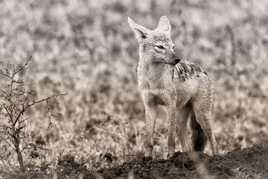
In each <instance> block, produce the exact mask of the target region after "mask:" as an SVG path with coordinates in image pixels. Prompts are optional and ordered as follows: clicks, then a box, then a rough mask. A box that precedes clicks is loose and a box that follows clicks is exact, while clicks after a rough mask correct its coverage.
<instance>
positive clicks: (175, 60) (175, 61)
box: [166, 58, 181, 65]
mask: <svg viewBox="0 0 268 179" xmlns="http://www.w3.org/2000/svg"><path fill="white" fill-rule="evenodd" d="M180 61H181V59H179V58H176V59H174V60H173V61H172V62H166V64H169V65H176V64H178V63H179V62H180Z"/></svg>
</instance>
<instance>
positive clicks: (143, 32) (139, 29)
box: [128, 17, 151, 42]
mask: <svg viewBox="0 0 268 179" xmlns="http://www.w3.org/2000/svg"><path fill="white" fill-rule="evenodd" d="M128 24H129V26H130V27H131V29H132V30H133V32H134V33H135V36H136V38H137V39H138V41H139V42H140V41H142V40H143V39H146V38H147V36H148V34H149V33H150V31H151V30H149V29H147V28H146V27H143V26H141V25H139V24H137V23H136V22H134V21H133V20H132V19H131V18H130V17H128Z"/></svg>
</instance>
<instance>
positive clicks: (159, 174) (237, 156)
mask: <svg viewBox="0 0 268 179" xmlns="http://www.w3.org/2000/svg"><path fill="white" fill-rule="evenodd" d="M53 176H54V177H55V176H57V177H58V178H62V179H64V178H83V179H94V178H95V179H101V178H105V179H114V178H120V179H124V178H131V177H133V176H134V178H135V179H139V178H141V179H154V178H156V179H159V178H163V179H169V178H170V179H171V178H180V179H187V178H189V179H190V178H191V179H194V178H216V179H229V178H237V179H244V178H247V179H249V178H250V179H251V178H252V179H255V178H258V179H265V178H268V144H260V145H255V146H254V147H251V148H246V149H243V150H234V151H232V152H229V153H227V154H225V155H218V156H213V157H212V156H209V155H207V154H197V155H195V156H194V155H192V154H189V153H182V152H177V153H175V155H174V156H173V157H171V158H169V159H167V160H164V159H160V160H144V159H143V160H132V161H129V162H126V163H123V164H122V165H119V166H115V167H111V168H102V169H99V170H97V171H89V170H87V169H86V168H85V167H84V165H83V164H79V163H76V162H75V160H74V159H73V158H72V157H70V158H68V157H65V159H64V160H62V161H59V163H58V168H57V174H56V173H55V174H44V173H35V172H30V173H27V174H24V175H20V174H17V175H13V176H6V178H8V179H11V178H13V179H22V178H23V179H24V178H27V179H34V178H42V179H43V178H44V179H47V178H53Z"/></svg>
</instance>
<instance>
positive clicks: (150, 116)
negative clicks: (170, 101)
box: [144, 104, 157, 157]
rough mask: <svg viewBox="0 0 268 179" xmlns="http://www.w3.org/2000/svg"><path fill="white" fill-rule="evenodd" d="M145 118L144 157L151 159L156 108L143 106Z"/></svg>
mask: <svg viewBox="0 0 268 179" xmlns="http://www.w3.org/2000/svg"><path fill="white" fill-rule="evenodd" d="M145 117H146V124H145V125H146V137H145V141H144V146H145V157H152V152H153V147H154V132H155V123H156V118H157V110H156V106H152V105H150V104H146V105H145Z"/></svg>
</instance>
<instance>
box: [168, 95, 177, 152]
mask: <svg viewBox="0 0 268 179" xmlns="http://www.w3.org/2000/svg"><path fill="white" fill-rule="evenodd" d="M175 115H176V103H175V101H174V100H171V101H170V102H169V104H168V105H167V117H168V121H169V131H168V157H172V156H173V155H174V153H175V131H176V119H175Z"/></svg>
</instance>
